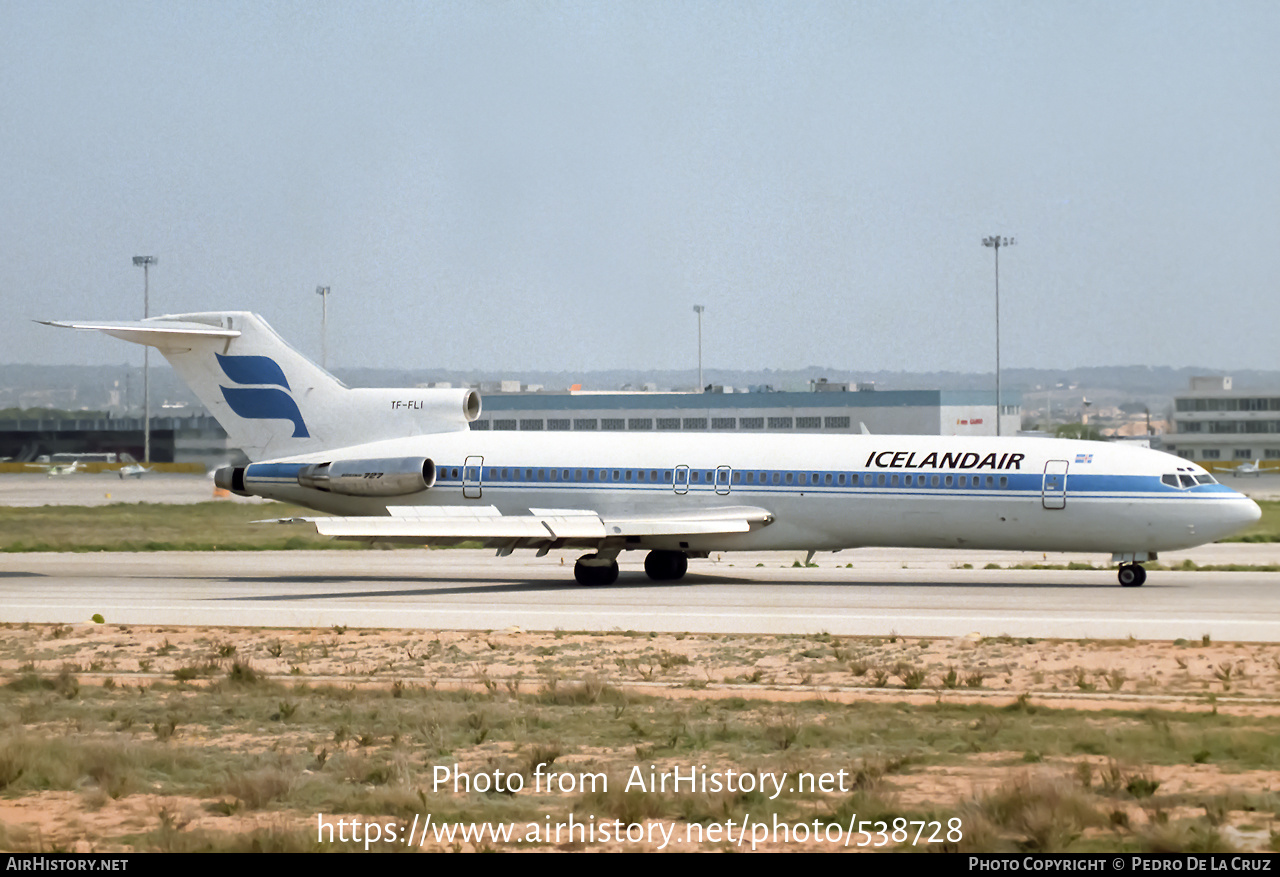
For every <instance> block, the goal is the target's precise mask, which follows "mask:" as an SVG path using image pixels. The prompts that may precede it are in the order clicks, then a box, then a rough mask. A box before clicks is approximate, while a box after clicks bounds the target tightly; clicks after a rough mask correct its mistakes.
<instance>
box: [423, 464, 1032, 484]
mask: <svg viewBox="0 0 1280 877" xmlns="http://www.w3.org/2000/svg"><path fill="white" fill-rule="evenodd" d="M464 468H465V469H466V470H468V471H467V475H466V479H467V480H468V481H476V480H477V479H478V478H479V476H480V474H481V473H480V472H479V471H478V470H479V469H480V468H481V467H475V466H472V467H461V466H441V467H439V468H438V469H437V472H436V477H437V478H438V479H439V480H441V481H458V480H462V477H463V476H462V472H463V471H464ZM483 469H484V472H483V475H484V477H483V481H484V482H486V483H490V482H495V481H535V482H537V481H543V482H547V481H559V482H570V483H587V484H589V483H593V482H595V483H598V482H620V483H624V484H626V483H632V484H661V485H664V486H671V485H681V484H714V485H717V486H718V485H728V484H730V483H732V484H738V485H748V486H751V485H756V486H759V485H765V486H769V485H775V484H776V485H780V486H792V487H794V486H801V487H804V486H810V487H971V488H981V487H986V488H996V487H1000V488H1007V487H1008V486H1009V477H1008V476H1007V475H1000V476H996V475H913V474H911V475H899V474H898V473H896V472H895V473H892V474H891V473H886V472H879V473H870V472H867V473H861V472H782V471H778V472H775V471H764V472H761V471H758V470H754V471H748V472H743V471H741V470H739V471H734V472H730V470H729V469H728V468H721V469H686V468H684V467H680V468H678V469H517V468H512V467H505V466H485V467H483Z"/></svg>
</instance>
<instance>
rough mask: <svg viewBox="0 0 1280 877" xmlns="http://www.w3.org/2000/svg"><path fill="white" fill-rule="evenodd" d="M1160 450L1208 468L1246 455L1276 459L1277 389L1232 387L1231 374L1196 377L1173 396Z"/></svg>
mask: <svg viewBox="0 0 1280 877" xmlns="http://www.w3.org/2000/svg"><path fill="white" fill-rule="evenodd" d="M1173 408H1174V413H1173V423H1174V428H1173V433H1172V434H1170V435H1167V436H1165V441H1164V450H1166V451H1169V452H1170V453H1174V454H1177V455H1178V456H1179V457H1182V458H1183V459H1186V460H1194V461H1195V462H1197V463H1199V464H1200V465H1202V466H1204V467H1205V468H1206V469H1213V468H1229V467H1235V466H1236V465H1238V464H1240V463H1244V462H1248V461H1250V460H1262V461H1263V465H1266V464H1267V462H1268V461H1273V462H1272V463H1271V465H1273V466H1274V465H1280V393H1277V392H1274V391H1272V392H1258V391H1256V390H1254V391H1241V390H1235V389H1233V388H1232V385H1231V378H1230V377H1222V376H1219V377H1197V378H1192V379H1191V389H1190V390H1189V391H1188V392H1187V393H1184V394H1182V395H1179V396H1175V397H1174V400H1173Z"/></svg>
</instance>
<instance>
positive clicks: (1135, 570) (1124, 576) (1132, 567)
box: [1120, 563, 1147, 588]
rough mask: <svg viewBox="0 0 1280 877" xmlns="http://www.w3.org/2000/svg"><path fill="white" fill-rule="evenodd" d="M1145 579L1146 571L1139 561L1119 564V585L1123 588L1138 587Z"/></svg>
mask: <svg viewBox="0 0 1280 877" xmlns="http://www.w3.org/2000/svg"><path fill="white" fill-rule="evenodd" d="M1146 580H1147V571H1146V570H1145V569H1143V566H1142V564H1140V563H1122V564H1120V585H1121V587H1125V588H1139V587H1142V583H1143V582H1145V581H1146Z"/></svg>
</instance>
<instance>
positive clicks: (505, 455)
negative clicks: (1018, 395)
mask: <svg viewBox="0 0 1280 877" xmlns="http://www.w3.org/2000/svg"><path fill="white" fill-rule="evenodd" d="M49 325H55V326H64V327H69V328H76V329H96V330H99V331H102V332H106V333H107V334H109V335H114V336H115V337H117V338H122V339H124V340H126V341H132V342H136V343H139V344H149V345H152V346H154V347H156V348H158V349H159V350H160V352H161V353H162V354H164V356H165V358H166V359H168V360H169V362H170V363H171V364H172V365H173V367H174V369H175V370H176V371H177V372H178V374H179V376H180V377H182V379H183V380H185V381H186V382H187V384H188V385H189V386H190V387H191V389H192V390H193V391H194V392H195V393H196V395H197V396H198V397H199V398H200V400H201V402H203V403H204V404H205V406H207V407H208V409H209V410H210V411H211V412H212V413H213V415H214V416H215V417H216V418H217V419H218V421H219V422H220V423H221V424H222V426H223V427H224V428H225V429H226V431H227V434H228V436H229V437H230V440H231V442H232V443H233V444H236V445H238V446H239V447H240V448H242V449H243V450H244V452H245V453H246V454H247V455H248V457H249V459H250V460H251V461H252V462H251V463H250V464H249V465H248V466H244V467H226V468H223V469H220V470H218V472H217V473H216V476H215V480H216V482H217V484H218V486H220V487H223V488H225V489H228V490H231V491H232V492H234V493H237V494H240V495H242V496H262V497H267V498H270V499H276V500H281V501H283V502H289V503H294V504H297V505H300V506H304V507H306V508H311V509H316V510H318V511H321V512H325V513H327V514H328V515H331V517H314V518H304V519H298V522H299V523H304V522H305V523H307V524H310V525H311V526H314V527H315V528H316V530H317V531H318V532H320V533H322V534H325V535H329V536H334V537H337V538H339V539H353V540H360V541H370V542H374V541H389V542H408V543H424V542H425V543H433V544H449V543H456V542H462V541H477V540H478V541H480V542H482V543H484V544H486V545H488V546H490V547H494V548H497V549H498V553H499V554H503V555H505V554H510V553H511V552H512V551H514V550H516V549H517V548H527V549H536V550H537V551H538V552H539V554H540V555H542V554H546V553H547V552H548V551H549V550H551V549H552V548H562V547H571V548H582V549H585V550H587V551H588V552H589V553H587V554H585V555H584V556H583V557H581V558H580V559H579V560H578V562H577V564H576V565H575V567H574V575H575V577H576V578H577V580H578V581H579V582H580V583H582V584H588V585H604V584H611V583H612V582H614V581H615V580H616V579H617V576H618V563H617V557H618V555H619V554H620V553H621V552H623V551H628V550H645V551H648V555H647V557H646V559H645V564H644V566H645V571H646V572H647V573H648V575H649V577H650V578H652V579H656V580H674V579H679V578H680V577H682V576H683V575H684V574H685V571H686V569H687V567H688V561H689V558H691V557H706V556H707V555H708V553H710V552H712V551H716V552H727V551H748V550H755V551H758V550H797V549H798V550H806V551H810V552H816V551H839V550H841V549H845V548H855V547H861V546H873V545H874V546H903V547H918V548H935V547H936V548H974V549H1013V550H1024V549H1025V550H1034V551H1082V552H1110V553H1111V555H1112V560H1113V562H1116V563H1119V564H1120V568H1119V574H1120V583H1121V584H1122V585H1125V586H1136V585H1141V584H1142V583H1143V581H1144V580H1145V578H1146V572H1145V570H1144V568H1143V566H1142V564H1143V563H1144V562H1146V561H1152V560H1155V559H1156V557H1157V556H1158V553H1159V552H1161V551H1170V550H1174V549H1179V548H1190V547H1192V546H1195V545H1200V544H1203V543H1205V542H1211V541H1213V540H1215V539H1220V538H1222V537H1224V536H1228V535H1231V534H1232V533H1235V532H1237V531H1238V530H1240V529H1241V528H1243V527H1245V526H1246V525H1248V524H1251V523H1253V522H1254V521H1257V520H1258V518H1259V517H1260V514H1261V513H1260V511H1259V509H1258V506H1257V504H1255V503H1254V502H1253V501H1252V500H1250V499H1248V498H1247V497H1244V496H1242V495H1240V494H1239V493H1236V492H1235V491H1233V490H1231V489H1230V488H1228V487H1226V486H1224V485H1222V484H1219V483H1217V481H1216V480H1215V479H1214V478H1213V476H1212V475H1210V474H1209V473H1208V472H1206V471H1205V470H1204V469H1202V468H1201V467H1199V466H1197V465H1195V464H1193V463H1191V462H1188V461H1185V460H1181V459H1179V458H1177V457H1173V456H1171V455H1169V454H1165V453H1161V452H1159V451H1152V450H1149V449H1146V448H1133V447H1126V446H1121V445H1115V444H1106V443H1100V442H1086V441H1070V440H1060V439H1044V438H981V437H963V438H958V437H941V436H883V435H799V436H796V435H769V434H763V435H761V434H757V435H732V434H721V433H675V434H671V433H641V432H633V433H621V434H616V435H600V434H591V433H574V432H570V433H553V434H546V433H533V432H483V431H481V432H473V431H472V430H471V429H470V428H469V427H468V424H469V422H470V421H472V420H474V419H475V418H476V417H477V416H478V415H479V414H480V398H479V396H478V395H477V394H476V393H475V392H473V391H470V390H445V389H402V390H396V389H385V390H384V389H351V388H348V387H346V386H344V385H343V384H342V383H341V382H339V381H338V380H337V379H336V378H334V377H333V376H331V375H330V374H328V373H327V372H326V371H324V370H323V369H321V368H319V367H318V366H317V365H315V364H314V363H312V362H311V361H309V360H307V359H306V358H305V357H303V356H302V355H301V354H299V353H298V352H297V351H295V350H294V349H293V348H291V347H290V346H289V345H288V344H286V343H285V342H284V341H283V340H282V339H281V338H280V337H279V336H278V335H276V333H275V332H274V331H273V330H272V329H271V327H270V326H268V325H267V323H266V322H265V321H264V320H263V319H262V318H261V317H259V316H257V315H255V314H251V313H244V312H220V313H200V314H182V315H175V316H166V317H154V318H151V319H147V320H142V321H139V322H129V323H50V324H49Z"/></svg>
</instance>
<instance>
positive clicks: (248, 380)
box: [214, 353, 311, 438]
mask: <svg viewBox="0 0 1280 877" xmlns="http://www.w3.org/2000/svg"><path fill="white" fill-rule="evenodd" d="M214 356H216V357H217V358H218V365H220V366H221V367H222V371H223V372H224V373H225V374H226V376H227V377H228V378H230V379H231V380H232V381H234V382H235V383H237V384H274V385H276V386H280V387H284V390H277V389H275V388H274V387H219V389H221V390H222V398H224V399H226V400H227V404H228V405H230V406H231V410H232V411H234V412H235V413H236V414H237V415H239V416H240V417H243V418H245V419H246V420H288V421H290V422H291V423H292V424H293V438H310V437H311V433H310V432H308V431H307V424H306V422H305V421H303V419H302V412H301V411H299V410H298V403H297V402H295V401H294V400H293V397H292V396H290V395H289V394H288V393H287V392H285V390H292V387H290V386H289V381H288V380H287V379H286V378H285V376H284V370H283V369H281V368H280V365H279V363H277V362H276V361H275V360H274V359H271V358H270V357H267V356H223V355H222V354H221V353H215V354H214Z"/></svg>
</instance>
